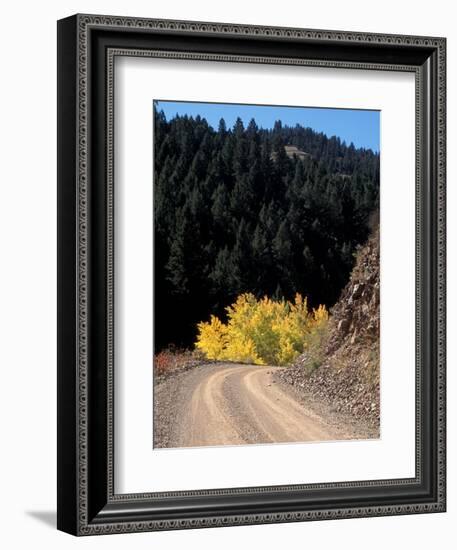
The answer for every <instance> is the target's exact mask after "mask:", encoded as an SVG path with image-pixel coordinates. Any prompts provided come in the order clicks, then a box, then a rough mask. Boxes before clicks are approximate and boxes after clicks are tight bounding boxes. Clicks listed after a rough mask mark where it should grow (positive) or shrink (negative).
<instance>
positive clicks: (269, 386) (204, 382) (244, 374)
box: [154, 364, 353, 447]
mask: <svg viewBox="0 0 457 550" xmlns="http://www.w3.org/2000/svg"><path fill="white" fill-rule="evenodd" d="M276 370H277V367H263V366H262V367H259V366H255V365H240V364H217V365H203V366H201V367H197V368H195V369H192V370H191V371H188V372H184V373H180V374H179V375H178V376H175V377H173V378H172V379H170V380H167V381H165V382H164V383H162V384H158V385H157V387H156V390H155V395H154V399H155V406H154V410H155V414H154V424H155V429H154V432H155V433H154V435H155V437H154V439H155V442H154V446H155V447H199V446H207V445H212V446H213V445H241V444H247V443H277V442H305V441H324V440H335V439H349V438H352V437H353V434H352V433H350V432H345V431H344V430H341V427H337V426H335V423H334V422H333V423H332V422H331V421H330V419H329V418H323V417H322V416H321V415H319V414H318V413H316V412H315V410H311V408H307V407H306V406H305V405H304V404H303V403H302V402H300V401H299V400H298V399H297V396H296V395H294V394H293V393H292V390H290V389H288V388H287V387H285V386H283V385H282V384H280V383H279V382H278V381H276V380H275V377H274V373H275V371H276Z"/></svg>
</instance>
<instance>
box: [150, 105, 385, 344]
mask: <svg viewBox="0 0 457 550" xmlns="http://www.w3.org/2000/svg"><path fill="white" fill-rule="evenodd" d="M153 185H154V319H155V334H154V341H155V353H157V352H159V351H160V350H161V349H164V348H166V347H169V346H177V347H184V348H186V347H191V346H192V345H193V343H194V342H195V340H196V335H197V325H198V323H200V322H201V321H207V320H209V319H210V316H211V315H216V316H217V317H219V318H220V319H222V320H223V319H224V318H225V317H224V316H225V315H226V309H225V308H226V307H227V305H229V304H232V303H233V302H235V301H236V299H237V297H238V296H240V295H241V294H244V293H250V294H252V295H253V296H254V297H256V298H257V299H260V298H263V297H264V296H268V297H269V298H271V299H272V300H276V301H280V300H287V301H291V302H293V301H294V299H295V296H296V295H297V294H300V295H301V296H303V297H305V298H306V299H307V302H308V304H309V306H310V307H318V306H319V305H324V306H326V307H327V309H328V308H330V307H331V306H332V305H333V304H334V303H335V302H336V301H337V300H338V298H339V295H340V293H341V291H342V289H343V287H344V286H345V284H346V283H347V281H348V278H349V274H350V272H351V269H352V267H353V264H354V253H355V251H356V249H357V247H358V245H360V244H363V243H364V242H365V241H366V239H367V237H368V235H369V232H370V226H371V225H372V223H373V219H374V218H376V213H377V211H378V208H379V153H376V152H373V151H372V150H371V149H363V148H356V147H355V146H354V145H353V144H352V143H351V144H349V145H347V144H346V143H345V142H343V141H342V140H341V139H340V138H338V137H335V136H334V137H328V136H326V135H324V134H323V133H318V132H316V131H314V130H313V129H311V128H306V127H303V126H300V125H296V126H286V125H283V124H282V123H281V121H280V120H278V121H277V122H276V123H275V125H274V127H273V128H267V129H265V128H259V127H258V126H257V124H256V121H255V120H254V119H252V120H251V121H250V122H249V124H247V125H245V124H243V121H242V120H241V119H240V118H238V119H237V120H236V122H235V124H234V125H233V127H227V125H226V123H225V121H224V120H223V119H221V120H220V122H219V126H218V128H213V127H212V126H210V125H209V124H208V122H207V121H206V120H205V118H203V117H200V116H196V117H190V116H187V115H176V116H175V117H173V118H170V119H168V120H167V118H166V117H165V115H164V113H163V111H159V110H156V108H155V107H154V183H153Z"/></svg>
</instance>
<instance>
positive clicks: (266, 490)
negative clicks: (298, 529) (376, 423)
mask: <svg viewBox="0 0 457 550" xmlns="http://www.w3.org/2000/svg"><path fill="white" fill-rule="evenodd" d="M59 29H60V36H59V48H60V58H59V71H60V75H61V79H60V80H59V86H60V92H59V108H60V112H59V125H60V126H59V128H60V130H59V136H60V137H61V138H62V140H63V144H62V149H61V150H60V151H59V159H60V161H59V162H60V165H59V166H60V168H59V193H60V196H61V199H60V201H59V209H60V210H61V212H62V215H63V217H62V219H61V223H60V225H59V231H60V233H61V239H62V240H61V242H60V245H59V269H60V273H61V274H62V276H64V277H65V276H66V274H70V273H71V277H72V281H73V282H74V288H72V289H70V288H66V287H65V288H64V285H61V286H60V288H59V304H60V307H59V310H60V312H61V313H60V315H61V317H60V318H59V319H60V322H59V326H62V327H65V328H62V329H61V330H62V331H64V332H65V333H66V334H65V335H64V334H63V333H62V334H59V344H60V348H59V349H60V356H59V379H60V382H59V415H64V420H62V422H61V425H60V429H59V516H58V522H59V528H60V529H62V530H65V531H68V532H71V533H74V534H78V535H89V534H102V533H103V534H104V533H119V532H132V531H149V530H163V529H183V528H195V527H212V526H227V525H240V524H257V523H275V522H284V521H306V520H316V519H335V518H350V517H361V516H379V515H391V514H409V513H424V512H440V511H444V509H445V435H444V433H445V321H446V319H445V178H446V173H445V152H446V143H445V132H446V128H445V110H446V91H445V72H446V71H445V39H443V38H432V37H418V36H402V35H387V34H367V33H351V32H340V31H321V30H308V29H289V28H275V27H256V26H246V25H232V24H230V25H227V24H222V23H202V22H189V21H168V20H156V19H136V18H130V17H129V18H124V17H110V16H97V15H77V16H73V17H72V18H68V19H65V20H62V21H60V22H59ZM97 31H101V34H100V36H102V35H103V32H105V33H107V32H108V31H109V32H110V33H111V36H114V37H115V38H114V42H117V41H118V40H117V39H118V38H120V37H121V36H123V37H127V36H130V35H132V36H133V37H135V36H136V37H138V36H139V34H141V35H142V37H143V38H144V37H145V36H147V35H148V34H151V35H154V36H156V37H158V39H160V38H161V37H162V36H166V37H167V38H168V41H169V43H171V42H172V40H173V38H174V37H181V38H186V37H189V36H195V37H206V36H210V37H214V38H219V37H230V39H232V40H233V39H234V38H237V39H239V38H243V39H245V40H246V39H249V41H251V42H252V41H254V40H257V39H259V38H262V39H265V40H268V41H270V40H271V41H272V43H273V44H275V43H278V44H280V45H283V46H284V45H285V47H286V46H290V44H292V45H293V44H294V43H302V44H305V45H306V44H311V45H312V46H313V47H315V48H318V47H319V46H322V45H325V44H327V45H329V46H333V45H334V44H336V45H340V46H341V45H345V46H346V47H347V52H349V53H350V52H354V53H351V55H352V56H353V59H335V58H334V59H330V60H329V59H325V58H318V57H316V58H310V57H307V58H302V57H288V56H286V55H280V56H272V55H271V54H269V53H268V54H267V55H259V54H257V53H256V54H255V55H246V54H232V53H223V54H222V53H214V52H208V53H207V52H201V51H198V52H195V51H194V52H192V51H185V50H184V49H182V48H181V49H179V48H178V49H177V50H176V49H173V50H169V49H168V50H167V49H164V48H163V47H159V48H157V47H153V46H151V47H148V48H144V47H143V48H138V47H133V46H129V45H126V44H123V45H121V46H120V45H117V44H112V42H113V39H112V38H110V41H108V42H106V43H103V44H101V43H102V42H103V40H101V42H100V41H99V42H96V40H95V37H96V32H97ZM133 41H134V40H133ZM374 46H376V47H380V48H381V49H382V47H387V48H390V49H395V51H398V52H401V51H402V50H403V49H404V50H405V51H408V52H409V53H410V57H411V58H413V57H414V52H416V53H417V55H418V58H419V57H420V55H419V53H423V54H424V58H425V61H424V62H423V63H420V62H411V61H410V62H406V63H402V62H399V63H386V62H382V61H381V60H379V61H376V60H373V61H363V62H362V61H357V55H359V54H360V52H361V51H362V49H363V48H371V49H372V51H373V57H374V58H375V56H376V52H375V48H374ZM97 50H99V51H100V52H101V54H97ZM349 53H348V54H347V55H348V56H349ZM95 55H99V57H98V58H96V57H94V56H95ZM100 55H101V57H100ZM121 55H128V56H148V57H166V58H178V59H192V60H195V59H198V60H211V61H220V62H240V61H241V62H246V63H253V62H254V63H267V64H271V63H274V64H277V63H279V64H295V65H306V66H316V67H332V68H334V67H339V68H352V69H354V68H355V69H362V70H388V71H409V72H414V73H415V75H416V128H417V131H416V220H417V227H416V255H417V270H416V288H417V292H416V304H417V323H416V339H417V342H418V343H419V344H420V345H418V346H417V357H416V398H417V404H416V407H417V409H416V425H417V426H416V477H415V478H413V479H402V480H398V479H393V480H387V481H385V480H383V481H364V482H363V481H361V482H347V483H328V484H314V485H294V486H288V487H285V486H277V487H257V488H240V489H230V490H229V489H227V490H209V491H187V492H185V493H184V492H178V493H176V492H174V493H142V494H128V495H117V494H115V492H114V483H113V459H114V456H113V323H114V319H113V281H114V270H113V202H112V201H113V187H114V177H113V117H114V109H113V105H114V97H113V94H114V59H115V57H116V56H121ZM97 59H98V60H100V59H103V63H106V65H104V66H105V69H106V74H105V78H104V83H103V86H104V88H103V90H104V94H105V96H106V97H105V100H106V105H105V108H106V111H105V112H104V113H103V116H104V117H105V118H104V120H105V122H106V124H105V128H104V133H103V138H104V140H103V141H104V143H105V144H106V158H105V160H103V159H102V161H103V164H104V172H103V174H104V176H105V185H106V202H103V204H102V207H103V208H104V211H105V212H106V216H105V221H104V223H105V229H104V238H105V237H106V248H105V252H104V258H102V259H100V262H101V263H104V265H105V267H106V273H105V282H104V284H105V285H106V286H104V287H103V288H105V289H106V296H105V298H106V301H105V302H104V303H105V313H106V318H105V321H104V322H105V324H106V348H104V349H105V352H104V353H105V357H106V370H104V371H103V372H105V374H106V379H105V381H106V387H105V388H104V391H103V392H102V394H103V395H104V396H105V402H106V433H105V434H104V438H105V446H104V450H105V455H104V456H105V460H106V471H105V470H104V469H103V466H100V467H101V468H102V473H103V474H104V475H105V474H106V478H105V479H104V483H102V486H101V487H100V488H97V489H94V487H93V479H91V476H90V472H91V471H92V469H95V468H97V464H101V463H102V462H103V456H98V453H99V451H98V450H97V451H96V452H92V451H91V445H92V447H93V448H95V446H94V444H93V441H92V442H91V437H93V430H94V427H93V422H94V419H93V417H92V418H91V416H90V403H91V390H92V388H94V386H93V384H94V382H93V380H92V378H91V376H93V375H92V374H91V372H92V371H91V369H95V368H96V367H95V366H94V365H95V362H94V356H93V355H91V345H92V342H93V340H91V338H93V336H91V326H92V325H94V324H95V323H96V322H98V321H95V320H94V317H93V311H92V310H91V300H92V301H93V300H94V298H93V295H91V291H92V292H94V291H93V289H94V288H95V287H96V286H95V284H94V283H93V277H94V275H93V272H92V271H91V262H93V254H94V251H93V250H94V248H97V245H94V242H95V240H94V231H95V229H94V226H95V223H94V221H93V220H94V212H93V210H92V208H93V207H92V204H94V191H93V188H91V187H90V186H91V180H92V181H95V178H94V165H95V163H96V160H97V159H95V158H94V156H93V151H94V150H93V149H92V148H91V147H93V143H94V141H95V140H96V139H98V137H96V136H95V133H94V129H93V127H92V126H91V123H92V121H93V120H94V117H96V116H98V115H100V113H98V112H97V108H98V110H100V107H99V104H97V103H96V99H97V98H98V96H97V94H99V93H100V89H101V88H100V89H99V88H98V87H97V88H95V87H94V86H95V84H94V81H95V80H96V78H97V75H96V73H95V72H94V71H95V69H94V66H95V64H96V63H99V62H100V63H102V62H101V61H97ZM407 59H409V58H407ZM69 66H70V67H71V69H72V72H73V71H74V72H73V76H71V75H70V76H69V72H68V69H69ZM64 78H67V79H69V80H68V82H65V81H64ZM70 80H71V82H70ZM427 85H428V86H429V88H427ZM71 86H73V87H74V91H73V92H70V87H71ZM97 86H99V85H97ZM94 90H95V91H94ZM72 94H73V95H72ZM430 94H433V97H429V96H430ZM70 96H71V97H70ZM69 110H70V111H71V110H74V115H73V116H74V117H75V118H74V120H73V121H72V122H70V118H71V113H70V115H69V113H68V111H69ZM69 124H70V125H71V126H72V128H74V131H75V135H74V136H73V137H72V138H71V139H70V138H69V137H65V136H64V134H65V132H68V125H69ZM72 140H74V141H72ZM431 141H433V143H432V144H431V143H430V142H431ZM430 146H431V148H432V149H433V147H434V148H435V150H436V155H435V157H431V154H430V152H429V151H430V150H432V149H430ZM68 158H71V159H73V160H74V164H73V166H65V167H64V166H63V163H64V162H65V163H67V162H68ZM99 173H100V172H99ZM425 179H427V181H429V182H430V185H432V187H433V189H430V192H431V195H430V196H429V197H428V198H427V197H424V181H425ZM92 185H94V184H93V183H92ZM71 191H74V194H73V195H72V196H67V193H68V192H70V195H71V194H72V193H71ZM75 197H76V199H75ZM424 201H425V202H424ZM427 201H428V202H427ZM67 210H71V211H72V212H73V218H72V219H73V220H74V223H73V224H72V225H71V227H70V223H69V222H68V220H65V219H64V217H65V212H66V211H67ZM433 232H435V235H436V237H434V234H433ZM72 238H74V242H73V247H74V250H73V251H74V257H73V260H72V261H70V259H69V255H68V254H66V253H64V252H63V251H62V246H63V245H64V244H65V245H66V246H68V242H69V241H70V240H71V239H72ZM428 240H430V242H429V243H428V244H427V242H425V241H428ZM104 242H105V241H104ZM433 244H434V245H435V252H434V253H433V251H431V249H429V248H428V246H429V245H433ZM97 250H99V249H98V248H97ZM99 252H100V251H99ZM100 254H102V252H100ZM102 255H103V254H102ZM425 264H426V265H427V266H429V269H430V271H431V273H429V274H428V275H427V273H428V272H427V273H426V272H425V271H424V268H423V266H424V265H425ZM424 274H425V280H424ZM97 284H98V283H97ZM424 285H429V286H431V288H430V289H429V291H430V296H428V295H427V297H426V298H427V299H425V298H424V295H425V294H427V288H428V287H427V286H426V287H425V290H424ZM97 288H98V287H97ZM427 300H431V302H430V303H431V304H432V306H431V307H433V308H436V323H435V325H434V326H432V327H429V328H431V329H432V330H433V332H432V334H431V335H430V338H431V339H433V338H434V337H436V338H435V341H432V342H431V344H430V345H429V344H428V343H426V342H423V337H424V330H425V329H426V327H424V323H423V321H424V319H425V316H426V315H427V314H428V308H429V305H428V301H427ZM71 301H73V302H74V304H73V309H71V312H72V313H73V314H74V317H73V318H71V319H70V315H69V304H70V302H71ZM69 329H72V330H73V333H72V335H71V336H69V335H68V330H69ZM424 347H426V348H427V349H428V348H429V347H430V348H433V350H431V351H432V352H433V353H434V354H435V355H434V357H432V356H430V360H431V361H432V363H433V365H434V366H433V365H432V364H431V366H430V369H429V370H430V373H428V374H427V383H431V384H432V386H430V393H431V394H434V395H435V398H436V406H435V409H434V411H433V412H434V415H435V416H434V426H433V430H432V431H433V434H432V436H431V437H432V438H433V441H434V444H435V445H436V449H435V450H436V455H435V456H434V464H428V463H426V462H424V461H425V460H426V457H424V456H423V454H422V453H421V449H422V448H423V436H424V433H425V432H424V430H425V429H427V430H428V427H429V421H428V420H426V419H424V411H423V404H424V403H423V399H424V395H425V394H426V392H425V391H424V383H425V382H424V378H423V375H424V370H423V367H424V365H423V364H422V361H423V356H424V350H423V348H424ZM70 356H71V357H72V358H73V359H72V360H71V361H70ZM69 365H70V366H71V368H70V367H69ZM432 367H433V368H432ZM427 372H428V371H427ZM429 378H433V380H429ZM69 398H72V399H75V410H74V411H71V413H70V412H68V407H67V405H66V403H64V401H65V402H66V401H67V400H68V399H69ZM65 415H66V416H65ZM97 423H98V422H97ZM68 430H70V432H71V433H70V435H68V434H66V435H65V434H64V432H67V431H68ZM427 433H428V432H427ZM91 434H92V435H91ZM429 435H430V434H429ZM70 438H71V441H70ZM91 452H92V454H91ZM72 453H73V454H74V456H73V458H71V457H70V455H71V454H72ZM94 454H96V455H97V461H98V462H97V461H95V462H94V460H93V455H94ZM102 454H103V449H102ZM424 464H425V465H426V472H424V470H423V466H424ZM430 469H432V470H434V471H436V474H435V475H434V476H432V478H433V479H432V478H430V479H429V482H430V480H432V481H433V491H432V492H433V495H432V494H431V493H430V494H429V498H428V499H424V496H422V498H421V499H420V500H419V499H418V500H416V501H415V500H414V498H413V497H411V496H410V497H407V496H406V495H405V497H404V498H403V500H402V501H401V502H400V501H399V503H395V501H392V502H391V503H389V504H377V503H376V500H373V501H372V503H371V504H367V503H366V502H365V501H362V500H361V504H360V505H358V506H348V505H345V506H333V507H332V506H330V507H324V508H323V507H318V506H317V505H315V506H314V507H313V506H309V505H308V504H307V505H306V506H303V510H298V511H297V510H294V511H280V510H279V509H277V510H273V509H267V510H266V511H260V508H257V509H256V511H255V512H244V513H243V512H242V510H243V507H242V506H240V507H239V510H240V513H234V512H233V511H229V510H227V513H225V514H224V513H222V512H221V511H220V507H219V508H218V510H217V513H215V514H214V515H211V514H204V515H203V514H201V515H198V513H197V512H195V513H194V514H193V515H190V516H189V514H186V515H182V516H180V515H179V514H180V512H176V513H171V509H170V513H169V515H168V517H167V516H163V514H162V515H160V514H159V516H160V517H158V518H157V514H154V513H153V511H152V510H151V511H149V512H146V513H143V512H141V513H140V512H139V509H140V508H141V509H144V508H147V507H148V503H153V502H160V501H165V500H170V499H171V500H173V499H181V500H182V499H186V498H192V499H193V502H194V501H198V499H202V498H204V497H218V498H219V500H221V499H222V500H223V498H225V497H229V496H231V497H237V496H242V495H245V496H249V495H251V496H253V498H254V496H255V495H257V496H259V495H260V496H262V494H265V495H271V494H272V493H274V492H276V493H283V494H285V493H288V494H289V495H290V494H293V493H296V492H303V491H308V492H309V491H311V492H316V491H322V490H323V491H328V490H329V489H333V490H343V489H354V490H363V489H370V488H371V489H375V488H377V489H383V490H385V494H386V495H387V493H388V491H389V487H392V488H394V487H395V488H397V489H398V488H399V487H403V488H405V490H406V491H407V489H408V487H413V486H418V485H420V484H423V483H424V481H425V480H424V477H425V476H426V475H428V474H429V470H430ZM93 494H96V495H97V496H96V497H93V496H92V495H93ZM411 494H412V493H411ZM103 495H104V497H103ZM387 496H388V495H387ZM378 500H379V499H378ZM197 508H198V502H197V503H196V504H193V510H196V509H197ZM244 509H246V506H245V507H244Z"/></svg>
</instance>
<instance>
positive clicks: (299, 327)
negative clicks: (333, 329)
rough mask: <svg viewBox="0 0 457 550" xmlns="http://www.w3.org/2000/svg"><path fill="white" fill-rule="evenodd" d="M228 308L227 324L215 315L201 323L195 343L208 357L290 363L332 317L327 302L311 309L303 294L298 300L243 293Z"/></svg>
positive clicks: (258, 363)
mask: <svg viewBox="0 0 457 550" xmlns="http://www.w3.org/2000/svg"><path fill="white" fill-rule="evenodd" d="M226 311H227V323H225V324H224V323H223V322H222V321H221V320H220V319H219V318H218V317H215V316H214V315H212V316H211V319H210V321H209V322H201V323H199V324H198V336H197V341H196V343H195V346H196V348H197V349H199V350H200V351H202V352H203V353H204V354H205V355H206V357H207V358H208V359H216V360H221V361H224V360H227V361H237V362H241V363H254V364H256V365H286V364H288V363H291V362H292V361H293V360H294V359H295V358H296V357H297V356H298V355H300V354H301V353H303V351H304V350H305V349H306V348H307V345H308V342H309V341H310V337H311V336H312V335H313V334H314V333H315V332H316V331H317V330H321V329H322V328H323V327H324V326H325V324H326V323H327V320H328V312H327V309H326V308H325V306H323V305H321V306H319V307H318V308H317V309H313V310H311V311H309V310H308V304H307V301H306V298H303V297H302V296H301V295H300V294H297V295H296V296H295V300H294V302H288V301H286V300H280V301H276V300H272V299H271V298H268V297H267V296H265V297H264V298H261V299H260V300H257V299H256V298H255V296H254V295H253V294H250V293H246V294H241V295H240V296H238V298H237V300H236V301H235V303H234V304H232V305H231V306H229V307H227V308H226Z"/></svg>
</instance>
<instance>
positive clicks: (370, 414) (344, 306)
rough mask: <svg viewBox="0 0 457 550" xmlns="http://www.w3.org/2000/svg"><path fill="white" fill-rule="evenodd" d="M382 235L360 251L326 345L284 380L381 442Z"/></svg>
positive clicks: (308, 354)
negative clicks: (348, 417) (362, 425)
mask: <svg viewBox="0 0 457 550" xmlns="http://www.w3.org/2000/svg"><path fill="white" fill-rule="evenodd" d="M379 327H380V317H379V229H376V230H375V231H373V233H372V235H371V236H370V238H369V239H368V241H367V243H366V244H365V245H364V246H363V247H361V248H359V250H358V252H357V258H356V263H355V266H354V268H353V271H352V273H351V277H350V280H349V282H348V284H347V285H346V287H345V288H344V289H343V291H342V294H341V296H340V299H339V301H338V302H337V303H336V304H335V306H334V307H333V308H332V310H331V318H330V320H329V323H328V326H327V329H326V331H325V333H324V334H323V335H322V337H321V339H320V342H317V343H316V345H315V346H311V347H310V348H309V349H308V350H307V351H306V352H305V353H303V354H302V355H301V356H300V357H299V358H298V359H297V360H296V362H295V364H294V365H293V366H291V367H289V368H287V369H284V371H282V372H281V373H278V376H280V378H281V379H282V381H283V382H287V383H289V384H292V385H294V386H296V387H297V389H300V390H303V391H305V392H308V393H310V394H312V395H314V396H315V397H317V398H320V399H324V400H325V401H327V402H328V403H329V405H330V406H331V408H332V409H333V410H335V411H338V412H342V413H349V414H351V415H352V416H353V417H355V418H356V419H357V420H361V421H363V422H364V423H365V424H366V425H367V426H368V427H370V428H371V429H372V430H373V431H374V434H375V435H376V434H378V436H379V424H380V362H379Z"/></svg>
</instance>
